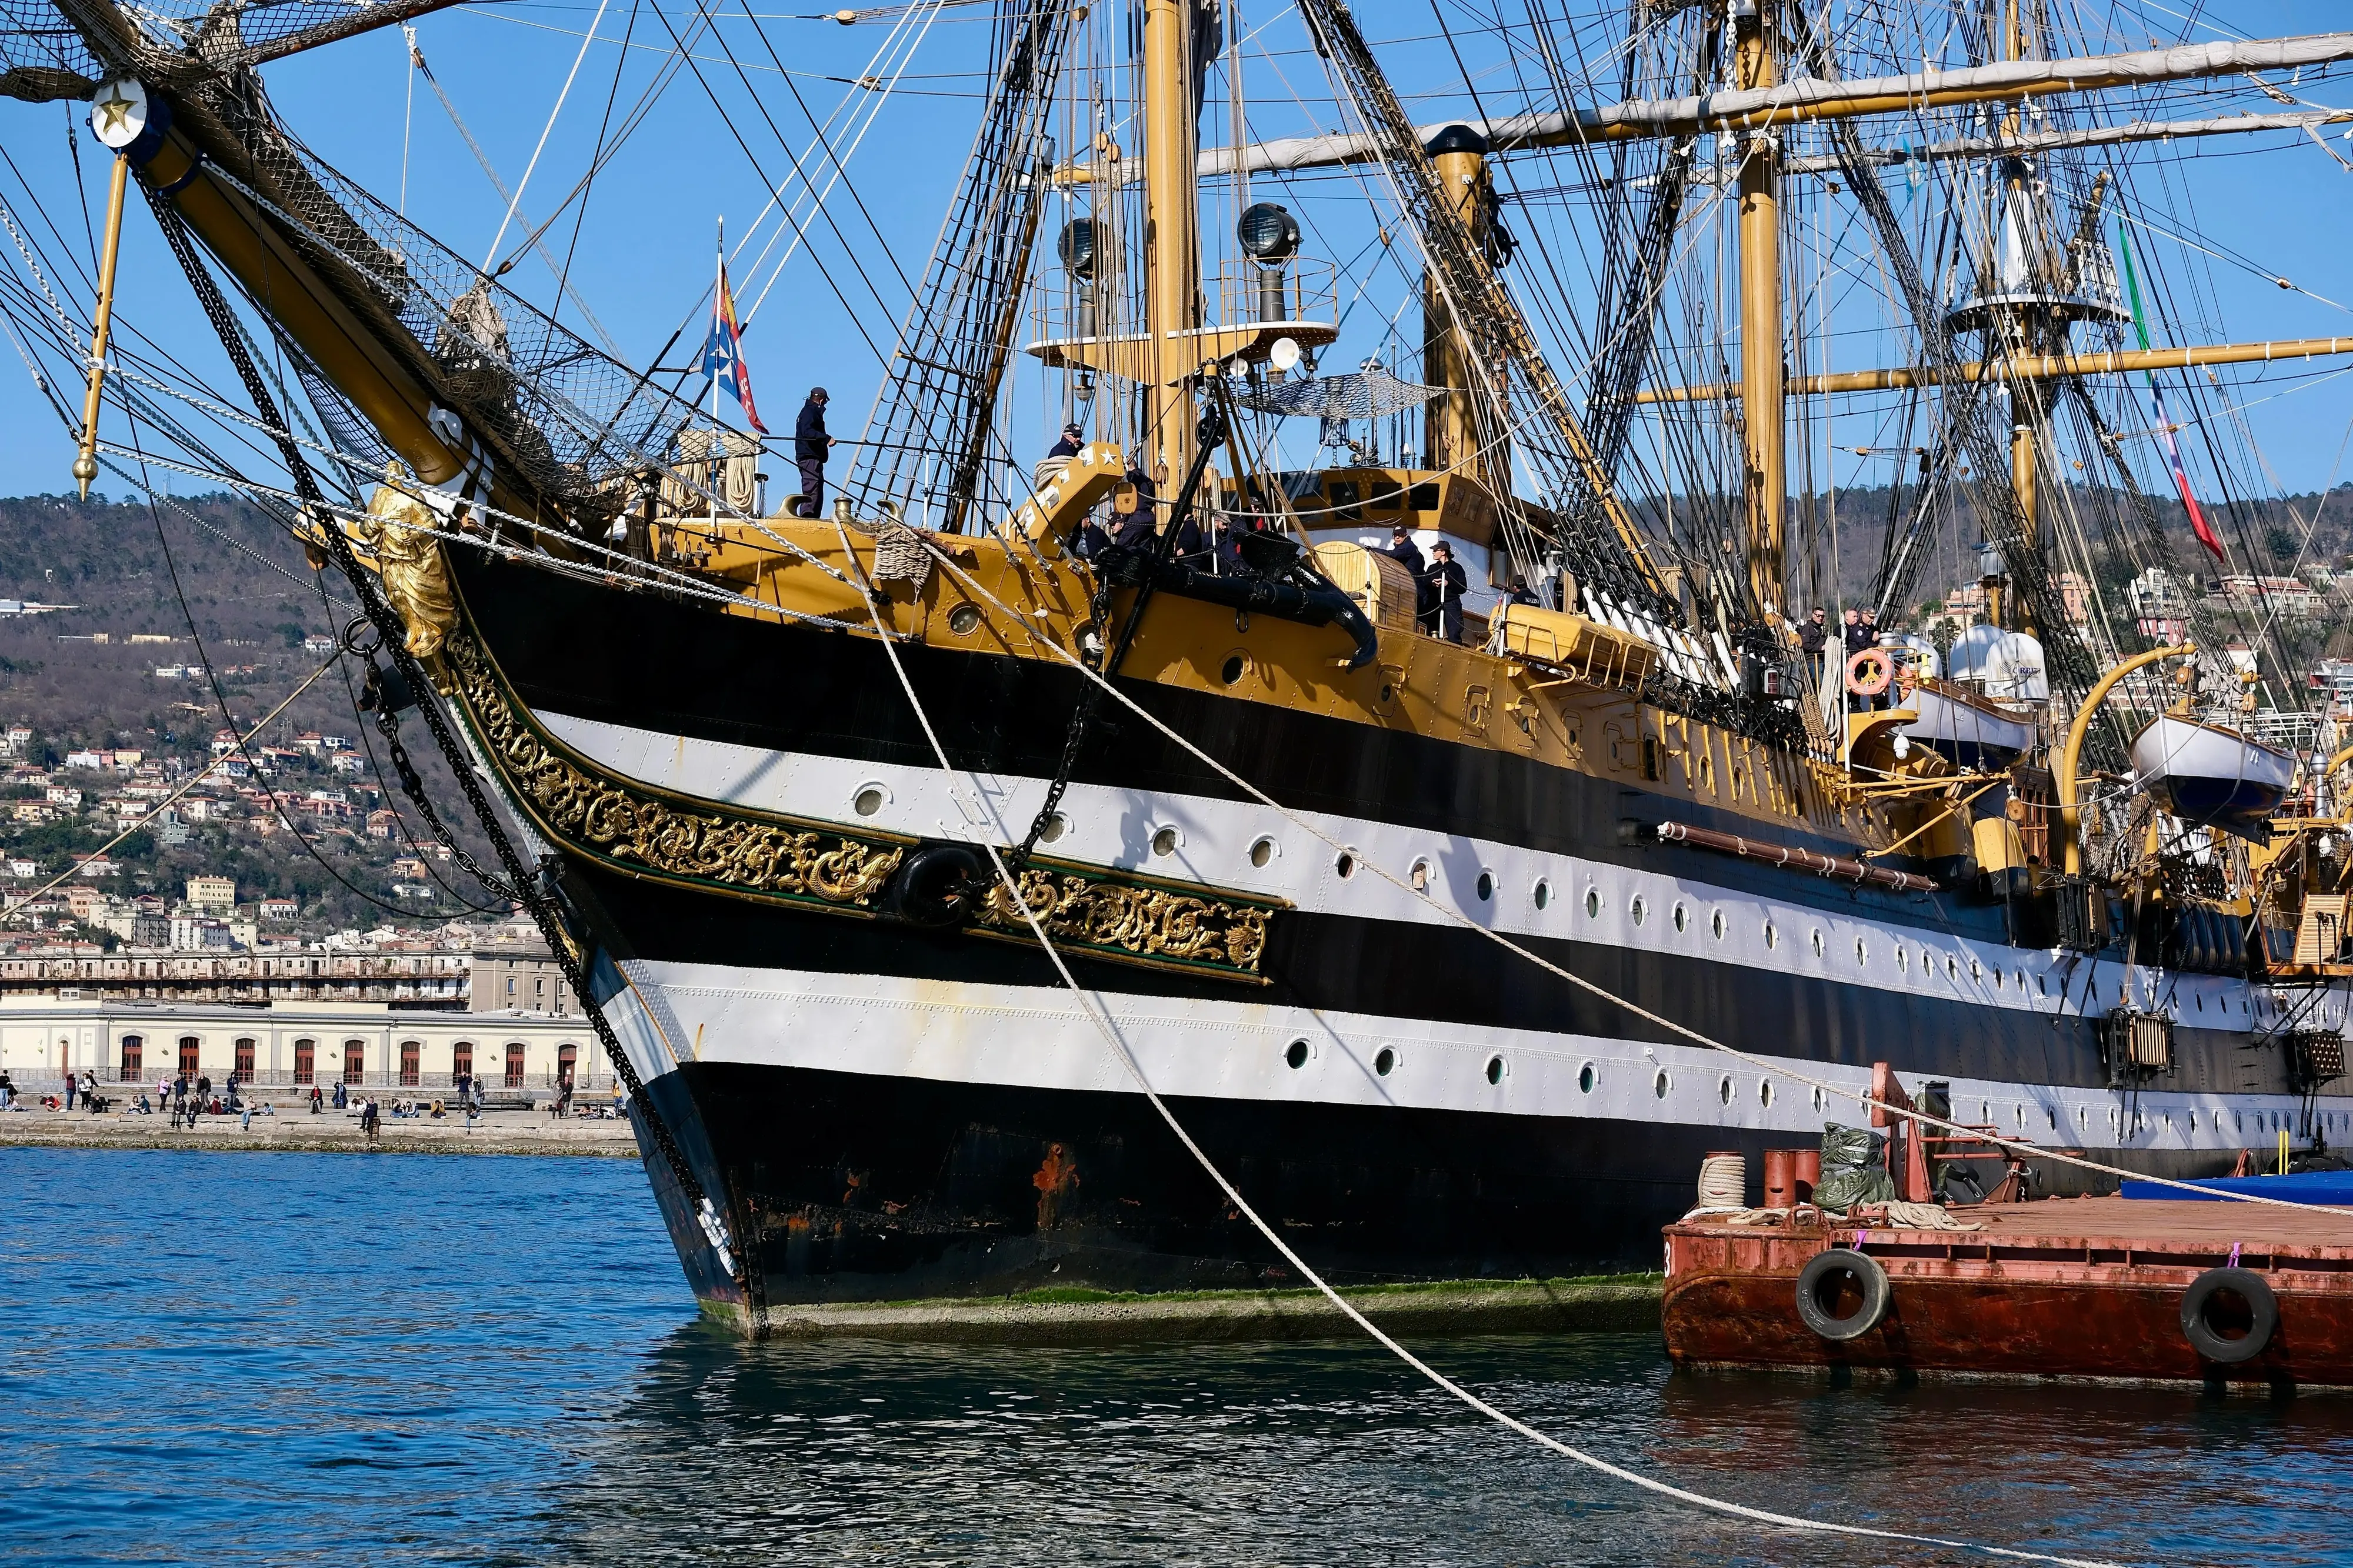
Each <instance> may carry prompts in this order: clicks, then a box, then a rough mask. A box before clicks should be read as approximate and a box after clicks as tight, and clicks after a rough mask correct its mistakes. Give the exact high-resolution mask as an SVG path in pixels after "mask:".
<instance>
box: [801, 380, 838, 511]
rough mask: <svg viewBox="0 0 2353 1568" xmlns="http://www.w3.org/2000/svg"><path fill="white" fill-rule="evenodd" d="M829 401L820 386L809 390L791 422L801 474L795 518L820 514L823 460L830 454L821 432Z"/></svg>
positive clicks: (830, 447)
mask: <svg viewBox="0 0 2353 1568" xmlns="http://www.w3.org/2000/svg"><path fill="white" fill-rule="evenodd" d="M829 401H830V399H828V397H827V396H826V394H825V388H824V387H822V386H812V387H810V388H809V395H808V401H807V403H804V404H802V405H801V416H800V417H799V418H798V419H797V420H796V421H794V423H793V461H794V462H795V463H796V464H797V466H798V467H799V468H800V471H801V499H800V500H799V501H798V502H797V510H796V515H797V516H800V517H818V516H821V515H823V507H824V504H825V460H826V458H829V457H831V456H832V455H833V437H830V436H828V435H827V434H826V433H825V405H826V404H827V403H828V402H829Z"/></svg>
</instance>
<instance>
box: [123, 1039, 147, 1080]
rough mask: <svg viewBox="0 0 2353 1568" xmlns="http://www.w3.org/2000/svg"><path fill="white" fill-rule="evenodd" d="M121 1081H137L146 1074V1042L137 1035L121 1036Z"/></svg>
mask: <svg viewBox="0 0 2353 1568" xmlns="http://www.w3.org/2000/svg"><path fill="white" fill-rule="evenodd" d="M146 1076H147V1042H146V1041H145V1040H143V1039H142V1038H141V1037H139V1036H137V1035H125V1036H123V1037H122V1072H121V1079H122V1081H123V1082H125V1083H137V1082H138V1081H139V1080H140V1079H142V1078H145V1077H146Z"/></svg>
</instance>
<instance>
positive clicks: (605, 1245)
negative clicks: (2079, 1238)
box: [0, 1150, 2353, 1568]
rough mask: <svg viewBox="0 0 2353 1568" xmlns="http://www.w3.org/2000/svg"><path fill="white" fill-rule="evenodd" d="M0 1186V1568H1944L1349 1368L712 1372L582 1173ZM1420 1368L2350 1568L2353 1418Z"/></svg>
mask: <svg viewBox="0 0 2353 1568" xmlns="http://www.w3.org/2000/svg"><path fill="white" fill-rule="evenodd" d="M0 1191H6V1192H8V1193H11V1194H19V1201H18V1204H17V1205H16V1207H15V1208H14V1210H13V1212H12V1214H11V1216H10V1217H11V1221H12V1223H11V1224H10V1225H9V1226H7V1227H6V1228H5V1233H0V1319H5V1323H6V1324H7V1335H8V1342H7V1353H6V1354H5V1355H4V1356H0V1558H11V1559H16V1560H23V1561H30V1562H39V1563H55V1564H81V1563H208V1564H210V1563H219V1564H246V1563H269V1564H284V1563H350V1562H354V1561H363V1560H366V1559H370V1558H377V1559H388V1560H389V1559H396V1560H398V1561H402V1562H417V1563H470V1564H504V1563H514V1564H534V1565H535V1564H544V1563H566V1564H571V1563H578V1564H588V1565H592V1568H606V1565H609V1568H671V1565H681V1568H683V1565H687V1564H695V1565H702V1564H729V1565H734V1564H743V1563H820V1564H830V1563H842V1564H849V1563H860V1564H866V1563H892V1564H922V1565H934V1564H936V1565H940V1568H951V1565H963V1564H972V1565H975V1568H978V1565H981V1564H987V1565H990V1568H997V1565H1000V1564H1008V1563H1070V1564H1089V1565H1092V1564H1103V1565H1107V1568H1108V1565H1118V1564H1128V1563H1136V1564H1163V1563H1166V1564H1194V1563H1202V1564H1225V1563H1235V1564H1241V1563H1248V1564H1253V1565H1266V1568H1282V1565H1288V1564H1294V1563H1296V1564H1310V1563H1314V1564H1328V1563H1414V1564H1430V1565H1433V1568H1455V1565H1463V1568H1470V1565H1480V1568H1488V1565H1494V1568H1504V1565H1513V1568H1516V1565H1520V1564H1579V1565H1586V1564H1590V1565H1594V1568H1601V1565H1614V1564H1629V1565H1631V1564H1642V1565H1650V1564H1658V1563H1694V1564H1696V1563H1709V1564H1713V1563H1742V1564H1746V1563H1790V1564H1798V1563H1803V1564H1809V1565H1811V1564H1833V1563H1855V1564H1876V1563H1885V1562H1895V1561H1901V1562H1905V1563H1927V1562H1936V1561H1938V1560H1939V1559H1938V1558H1937V1557H1936V1555H1934V1554H1928V1555H1921V1554H1918V1553H1914V1552H1894V1551H1892V1550H1890V1549H1884V1548H1873V1547H1872V1546H1870V1545H1868V1544H1867V1543H1852V1542H1836V1541H1825V1540H1823V1539H1820V1538H1813V1537H1809V1538H1804V1539H1797V1538H1792V1537H1788V1536H1782V1535H1773V1534H1765V1535H1760V1534H1757V1533H1756V1532H1755V1531H1751V1530H1749V1529H1748V1528H1746V1527H1744V1526H1739V1525H1736V1524H1734V1523H1731V1522H1729V1521H1721V1520H1715V1519H1711V1518H1706V1517H1699V1516H1694V1515H1692V1514H1689V1513H1686V1512H1683V1511H1682V1510H1674V1509H1670V1508H1665V1507H1662V1505H1661V1504H1660V1503H1659V1502H1658V1501H1657V1500H1652V1499H1650V1498H1648V1497H1646V1496H1643V1495H1641V1494H1640V1493H1636V1492H1633V1491H1630V1490H1629V1489H1626V1488H1624V1487H1622V1486H1620V1485H1617V1484H1615V1483H1612V1482H1609V1481H1607V1480H1605V1479H1600V1478H1598V1477H1595V1476H1592V1475H1589V1474H1588V1473H1586V1472H1584V1471H1581V1470H1579V1469H1577V1468H1574V1467H1571V1466H1568V1465H1567V1464H1566V1463H1565V1462H1564V1461H1562V1460H1560V1459H1558V1458H1555V1457H1552V1456H1549V1455H1546V1454H1544V1453H1542V1452H1539V1451H1537V1450H1535V1449H1533V1448H1532V1447H1530V1446H1529V1445H1527V1444H1526V1443H1525V1442H1523V1441H1521V1440H1520V1439H1517V1438H1515V1437H1513V1436H1510V1435H1509V1434H1506V1433H1504V1432H1501V1431H1498V1430H1496V1429H1495V1428H1493V1427H1492V1426H1487V1425H1485V1424H1483V1423H1482V1422H1479V1421H1478V1420H1476V1419H1474V1418H1472V1417H1471V1416H1470V1415H1468V1414H1467V1413H1465V1412H1463V1411H1462V1410H1461V1407H1460V1406H1458V1405H1454V1404H1453V1403H1452V1402H1451V1401H1450V1400H1447V1399H1445V1398H1444V1397H1443V1396H1441V1395H1440V1394H1436V1393H1435V1392H1433V1391H1431V1390H1430V1389H1429V1388H1427V1387H1426V1386H1424V1385H1422V1384H1419V1383H1418V1382H1417V1381H1416V1380H1415V1379H1413V1378H1412V1377H1411V1376H1410V1375H1409V1374H1408V1373H1405V1371H1404V1370H1403V1369H1402V1368H1400V1367H1398V1365H1397V1364H1396V1363H1394V1362H1391V1361H1389V1360H1388V1358H1386V1357H1385V1356H1383V1355H1382V1354H1381V1353H1380V1352H1377V1350H1376V1349H1374V1348H1373V1347H1370V1346H1368V1345H1366V1344H1362V1343H1356V1342H1341V1343H1329V1344H1322V1343H1317V1344H1293V1345H1233V1346H1215V1347H1204V1346H1187V1347H1167V1346H1163V1347H1147V1348H1142V1349H1134V1350H1125V1351H1107V1350H1084V1351H1042V1350H1018V1349H994V1348H992V1349H952V1348H944V1347H928V1346H902V1345H883V1344H873V1343H857V1342H835V1343H826V1344H803V1343H794V1344H769V1345H756V1346H747V1345H744V1344H742V1343H740V1342H736V1341H735V1340H733V1339H732V1338H731V1337H729V1336H728V1335H726V1334H724V1333H723V1332H722V1331H718V1330H716V1329H713V1328H712V1327H711V1326H709V1325H707V1324H705V1323H703V1322H702V1321H700V1320H699V1319H698V1318H697V1316H696V1314H695V1312H694V1310H693V1304H692V1302H691V1300H689V1299H688V1297H687V1294H686V1291H685V1288H684V1286H683V1285H682V1284H681V1281H680V1278H679V1274H678V1269H677V1266H676V1263H675V1261H674V1260H673V1259H672V1258H671V1257H670V1245H669V1242H668V1240H667V1239H666V1238H665V1237H664V1236H663V1234H662V1231H661V1227H660V1225H659V1221H658V1220H657V1218H656V1216H655V1215H654V1213H653V1207H652V1205H651V1202H650V1200H649V1198H648V1196H647V1194H646V1191H645V1184H644V1177H643V1175H642V1173H639V1172H638V1170H637V1169H636V1167H634V1166H633V1165H629V1164H628V1163H622V1162H617V1161H591V1160H543V1161H539V1160H521V1159H512V1158H472V1159H462V1158H451V1159H429V1158H411V1157H389V1156H387V1157H383V1158H377V1159H361V1158H353V1157H351V1156H347V1155H302V1154H270V1155H206V1154H176V1153H172V1152H129V1151H121V1152H116V1151H108V1152H95V1151H92V1152H81V1151H56V1150H11V1151H0ZM27 1194H37V1197H28V1196H26V1195H27ZM1428 1348H1429V1350H1430V1354H1431V1355H1432V1356H1433V1357H1434V1358H1435V1359H1436V1360H1437V1361H1438V1362H1439V1363H1440V1365H1442V1366H1444V1367H1445V1368H1446V1369H1447V1370H1449V1371H1450V1372H1451V1373H1454V1374H1456V1375H1457V1376H1459V1377H1461V1378H1462V1379H1463V1380H1464V1381H1466V1382H1468V1383H1470V1384H1472V1385H1473V1386H1475V1387H1477V1388H1479V1389H1480V1390H1481V1391H1482V1393H1484V1394H1487V1395H1488V1396H1489V1397H1491V1398H1493V1399H1494V1400H1495V1401H1496V1402H1497V1403H1499V1404H1501V1405H1504V1406H1505V1407H1507V1408H1509V1409H1512V1410H1514V1411H1515V1412H1517V1413H1519V1414H1520V1415H1524V1416H1525V1417H1527V1418H1528V1419H1530V1420H1532V1421H1534V1422H1535V1423H1537V1424H1539V1425H1540V1426H1544V1427H1545V1428H1546V1429H1547V1430H1550V1431H1553V1432H1555V1433H1557V1434H1559V1435H1561V1436H1565V1437H1567V1438H1569V1439H1571V1440H1572V1441H1575V1442H1577V1443H1578V1444H1580V1445H1581V1446H1583V1447H1587V1448H1588V1449H1591V1450H1593V1451H1595V1452H1598V1453H1600V1454H1602V1455H1604V1456H1606V1457H1608V1458H1612V1459H1616V1460H1619V1461H1621V1462H1624V1463H1627V1464H1630V1465H1633V1466H1638V1467H1641V1468H1644V1469H1646V1470H1648V1471H1650V1472H1651V1473H1653V1474H1657V1475H1660V1476H1662V1477H1667V1478H1671V1479H1676V1480H1679V1481H1682V1482H1684V1483H1686V1484H1688V1485H1691V1486H1694V1487H1696V1488H1699V1489H1703V1490H1708V1491H1713V1492H1715V1493H1716V1494H1718V1495H1721V1496H1725V1497H1727V1498H1734V1499H1737V1500H1743V1501H1746V1502H1750V1503H1755V1504H1757V1505H1760V1506H1764V1507H1769V1508H1773V1509H1777V1510H1783V1511H1789V1512H1798V1513H1805V1514H1809V1515H1815V1516H1820V1517H1823V1518H1836V1519H1841V1520H1847V1521H1855V1522H1864V1523H1876V1524H1883V1525H1887V1526H1891V1527H1894V1528H1898V1529H1905V1530H1918V1531H1930V1532H1935V1533H1941V1534H1947V1535H1955V1536H1960V1537H1966V1538H1969V1539H1974V1540H1980V1541H1988V1542H2001V1543H2005V1544H2010V1545H2021V1546H2038V1547H2041V1548H2043V1549H2046V1550H2062V1551H2070V1552H2090V1553H2098V1554H2109V1555H2116V1556H2119V1557H2125V1558H2130V1559H2135V1560H2155V1559H2159V1558H2162V1559H2167V1560H2176V1561H2192V1560H2194V1561H2231V1562H2237V1563H2276V1564H2307V1563H2308V1564H2321V1563H2339V1564H2341V1563H2347V1562H2348V1561H2353V1548H2348V1545H2347V1542H2348V1535H2347V1532H2346V1527H2345V1524H2344V1521H2345V1520H2346V1519H2347V1518H2348V1517H2353V1465H2348V1460H2353V1398H2342V1397H2331V1396H2317V1397H2309V1398H2305V1399H2299V1400H2295V1401H2290V1402H2273V1401H2269V1400H2262V1399H2209V1398H2206V1397H2204V1396H2201V1395H2200V1394H2195V1393H2167V1392H2156V1391H2131V1390H2087V1389H2081V1388H2069V1389H2064V1390H2047V1389H2046V1390H2038V1389H2021V1388H2006V1387H1996V1386H1964V1387H1953V1386H1940V1385H1930V1386H1926V1387H1913V1388H1901V1387H1862V1388H1843V1389H1841V1388H1831V1387H1829V1386H1827V1385H1825V1384H1821V1383H1819V1382H1814V1381H1808V1380H1800V1379H1793V1378H1778V1377H1767V1376H1757V1377H1737V1378H1708V1379H1701V1378H1693V1377H1686V1376H1680V1375H1671V1374H1670V1373H1669V1372H1668V1370H1667V1369H1666V1367H1665V1365H1664V1363H1663V1362H1662V1358H1661V1357H1660V1355H1659V1353H1658V1350H1657V1346H1656V1342H1655V1340H1654V1338H1653V1337H1651V1336H1647V1335H1605V1336H1590V1337H1582V1338H1573V1339H1561V1340H1544V1339H1535V1338H1498V1339H1487V1340H1466V1341H1453V1342H1443V1343H1440V1344H1436V1345H1433V1346H1430V1347H1428ZM1959 1560H1960V1561H1976V1562H1982V1561H1984V1560H1983V1559H1974V1560H1971V1559H1959Z"/></svg>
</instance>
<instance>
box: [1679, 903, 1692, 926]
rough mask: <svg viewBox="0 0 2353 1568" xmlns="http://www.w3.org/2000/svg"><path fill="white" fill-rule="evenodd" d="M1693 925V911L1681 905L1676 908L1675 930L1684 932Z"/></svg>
mask: <svg viewBox="0 0 2353 1568" xmlns="http://www.w3.org/2000/svg"><path fill="white" fill-rule="evenodd" d="M1690 924H1691V911H1690V910H1687V909H1685V908H1683V905H1681V904H1677V905H1676V906H1675V929H1676V930H1677V931H1683V930H1685V929H1686V928H1688V927H1689V926H1690Z"/></svg>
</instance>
